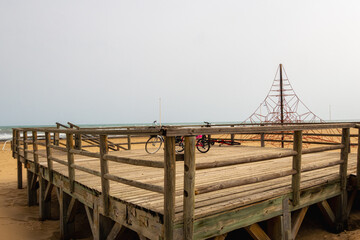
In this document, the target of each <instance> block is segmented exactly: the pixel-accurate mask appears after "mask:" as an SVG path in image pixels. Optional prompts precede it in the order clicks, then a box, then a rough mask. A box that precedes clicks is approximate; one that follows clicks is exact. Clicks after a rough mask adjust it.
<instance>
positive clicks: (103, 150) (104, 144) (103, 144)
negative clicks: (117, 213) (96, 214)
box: [100, 135, 110, 216]
mask: <svg viewBox="0 0 360 240" xmlns="http://www.w3.org/2000/svg"><path fill="white" fill-rule="evenodd" d="M107 153H108V141H107V135H100V169H101V190H102V197H103V202H104V213H105V215H106V216H107V215H109V191H110V184H109V180H108V179H106V178H105V177H104V175H105V174H107V173H109V167H108V162H107V160H106V159H105V158H104V155H105V154H107Z"/></svg>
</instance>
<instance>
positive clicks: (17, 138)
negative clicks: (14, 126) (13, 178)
mask: <svg viewBox="0 0 360 240" xmlns="http://www.w3.org/2000/svg"><path fill="white" fill-rule="evenodd" d="M19 147H20V131H19V130H16V157H17V180H18V189H22V163H21V161H20V149H19Z"/></svg>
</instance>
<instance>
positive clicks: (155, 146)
mask: <svg viewBox="0 0 360 240" xmlns="http://www.w3.org/2000/svg"><path fill="white" fill-rule="evenodd" d="M163 142H164V138H163V137H162V136H161V135H152V136H150V138H149V139H148V140H147V141H146V143H145V151H146V152H147V153H149V154H154V153H157V152H158V151H159V150H160V148H161V146H162V143H163Z"/></svg>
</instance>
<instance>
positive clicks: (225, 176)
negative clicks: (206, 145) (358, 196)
mask: <svg viewBox="0 0 360 240" xmlns="http://www.w3.org/2000/svg"><path fill="white" fill-rule="evenodd" d="M346 126H347V125H346ZM307 128H308V126H306V127H304V129H307ZM239 129H240V128H239ZM239 129H238V130H237V131H242V129H240V130H239ZM344 129H345V128H344ZM170 130H171V131H175V130H174V129H173V128H171V129H170ZM206 130H207V131H210V130H209V129H206ZM225 130H226V131H229V130H228V129H225ZM25 131H29V130H25ZM43 131H44V130H43ZM71 131H73V130H71ZM180 131H182V132H185V133H184V134H186V131H188V129H180ZM199 131H200V130H199ZM254 131H255V129H254ZM296 131H297V132H296V134H298V133H299V131H300V130H297V129H296ZM44 132H46V131H44ZM54 132H56V130H55V131H54ZM84 133H87V132H86V131H84ZM170 134H172V133H171V132H170ZM174 134H175V133H174ZM296 134H295V135H294V136H295V137H296ZM346 134H347V135H346ZM15 135H17V137H16V138H17V139H15V141H16V145H18V146H19V140H18V139H19V133H16V134H15ZM67 135H68V143H69V136H70V137H71V135H70V134H68V133H67ZM75 136H76V135H75ZM103 136H104V135H103ZM49 137H50V136H48V137H47V142H49V140H50V139H49ZM295 137H294V138H295ZM171 138H172V139H173V137H172V136H171V135H170V137H169V139H171ZM54 139H55V137H54ZM71 139H72V138H70V140H71ZM104 139H105V140H106V138H103V141H100V154H99V153H94V154H95V155H94V157H89V156H84V154H85V155H86V154H87V155H89V154H88V153H82V152H76V151H72V152H71V151H70V150H71V149H72V147H73V146H72V145H71V141H72V140H71V141H70V144H68V147H67V148H61V147H59V146H50V144H46V149H45V148H44V147H42V148H39V149H40V150H37V151H35V152H34V151H32V150H28V149H29V148H28V146H27V144H26V143H27V142H28V143H30V141H28V140H27V138H26V137H25V138H24V140H23V142H24V143H25V145H24V147H23V148H21V147H18V149H17V151H16V147H15V148H13V149H14V152H16V153H15V154H14V157H17V158H18V160H20V162H22V163H24V165H25V167H26V168H27V169H28V185H30V188H29V189H28V193H29V202H33V203H34V201H35V202H36V189H33V186H35V182H36V179H37V178H38V179H39V180H38V181H39V185H40V192H41V193H42V195H41V196H40V195H39V198H40V199H39V201H40V202H42V203H40V208H41V209H43V208H42V207H43V206H42V205H43V204H44V203H45V201H48V199H47V195H48V192H51V189H52V187H51V186H54V187H56V189H57V195H58V198H59V201H60V202H61V201H65V200H60V199H62V197H61V196H64V194H67V195H68V196H69V197H70V199H74V200H73V201H75V200H76V201H79V202H81V203H82V204H83V205H84V206H85V209H86V211H87V214H88V218H89V222H90V225H91V226H92V231H93V236H94V239H106V238H107V237H108V236H113V237H114V236H115V237H116V234H115V233H118V232H119V231H120V227H119V226H124V227H127V228H130V229H132V230H134V231H135V232H137V233H138V234H139V236H140V238H142V237H144V238H148V239H184V238H185V239H207V238H210V237H215V236H218V235H222V234H226V233H228V232H230V231H232V230H236V229H238V228H243V227H246V228H247V230H248V231H249V233H250V234H251V235H252V236H253V234H255V232H256V231H260V232H261V231H262V230H259V227H258V225H256V224H257V222H261V221H265V220H269V219H273V218H275V217H279V216H281V219H280V220H279V221H281V224H282V227H281V230H279V231H281V232H282V233H281V234H282V235H281V234H280V235H281V238H282V239H294V238H295V237H296V233H297V231H298V229H299V227H300V225H301V221H302V219H301V218H300V219H299V218H298V215H296V216H297V218H296V219H295V225H294V226H291V220H289V219H290V216H291V213H292V212H295V211H297V210H299V211H300V210H301V211H303V210H304V209H305V212H302V215H301V214H300V216H302V218H303V216H304V215H305V213H306V210H307V207H308V206H310V205H312V204H315V203H317V204H320V205H319V206H320V207H321V208H322V210H324V212H327V214H328V215H329V218H330V219H331V221H332V222H333V223H334V224H340V223H341V224H343V222H344V221H346V218H347V214H348V213H347V211H349V210H348V206H350V209H351V204H352V202H351V201H353V200H354V197H353V196H351V197H350V198H349V199H350V202H349V203H348V200H347V190H350V189H351V188H352V186H351V181H349V180H348V181H347V179H349V178H350V176H354V177H356V175H357V173H358V171H359V169H358V168H357V165H358V154H356V153H348V152H347V149H348V147H349V140H346V139H349V129H348V128H347V129H345V130H343V141H342V144H338V145H337V146H334V145H332V146H330V147H328V148H327V149H326V147H318V150H316V151H313V152H309V151H308V149H307V150H301V148H300V149H297V148H296V147H298V146H301V133H300V135H298V140H299V139H300V145H299V144H298V143H296V141H298V140H296V139H295V140H296V141H295V140H294V148H292V149H282V148H268V147H252V146H227V147H224V146H222V147H219V146H216V145H215V146H214V147H212V148H211V149H210V151H209V152H208V153H205V154H203V153H200V152H198V151H195V155H188V156H192V157H193V156H195V163H196V168H197V169H196V171H195V172H194V173H195V174H194V176H195V181H193V179H192V177H191V176H190V177H189V176H188V175H187V173H186V172H188V171H184V168H188V165H187V164H186V162H184V161H181V160H180V161H176V162H175V166H172V167H169V166H166V164H168V163H169V162H170V160H169V159H171V158H172V157H171V156H170V157H169V156H164V155H166V154H165V153H164V151H163V149H162V150H160V151H159V152H158V153H156V154H147V153H146V152H145V150H144V149H137V150H126V151H125V150H121V151H113V152H106V153H105V154H104V150H101V144H104ZM188 139H190V138H188ZM193 139H195V138H193ZM55 140H56V139H55ZM189 141H190V140H189ZM35 143H36V141H35ZM35 143H34V144H35ZM166 144H168V145H166ZM34 146H35V145H34ZM129 146H130V144H129ZM166 146H171V142H170V143H169V142H168V143H167V142H166V141H165V148H164V149H165V150H166ZM192 146H193V147H194V148H195V145H194V143H193V145H192ZM35 148H38V146H37V145H36V146H35ZM50 148H51V153H50V152H49V149H50ZM24 149H26V151H24ZM69 149H70V150H69ZM331 149H338V150H331ZM295 150H296V151H295ZM326 150H327V151H326ZM329 150H330V151H329ZM167 151H169V150H167ZM171 151H172V153H173V154H175V152H174V151H175V150H174V148H172V150H171ZM306 151H308V152H306ZM185 152H187V153H188V154H193V153H191V152H190V153H189V150H185ZM74 153H77V154H74ZM301 153H302V154H301ZM185 155H186V154H185ZM112 156H113V157H117V158H118V159H120V160H121V161H125V160H126V161H130V162H131V164H125V163H119V162H114V161H110V160H109V159H112V158H111V157H112ZM282 156H288V157H282ZM299 156H301V158H298V157H299ZM34 157H37V159H35V161H34ZM192 157H191V159H192ZM99 158H100V161H99ZM102 159H105V160H106V159H108V160H109V161H106V167H107V168H108V169H105V170H104V163H102V161H104V160H102ZM179 159H181V157H179ZM185 159H186V156H185ZM50 160H51V161H50ZM138 160H141V161H145V162H148V163H149V164H150V163H151V164H150V165H153V166H152V167H149V166H148V165H147V164H146V163H141V164H139V165H136V164H135V162H136V161H138ZM171 161H172V160H171ZM229 161H235V162H232V163H231V164H225V165H226V166H220V165H222V164H224V162H225V163H226V162H228V163H229ZM37 162H38V164H37ZM49 162H51V163H52V166H50V169H49V166H48V164H49ZM59 162H60V163H61V164H60V163H59ZM157 163H158V164H157ZM164 163H165V166H164V165H162V164H164ZM297 163H299V166H300V169H299V171H298V170H296V169H297V165H296V164H297ZM327 164H329V165H327ZM140 165H141V166H140ZM70 166H71V167H70ZM154 166H156V167H154ZM204 166H206V167H204ZM81 168H82V169H83V170H81ZM84 169H85V170H86V169H87V170H86V171H88V172H86V171H84ZM171 171H173V175H172V176H174V177H173V178H170V179H172V180H171V181H174V182H175V184H174V182H171V183H169V182H167V181H165V179H169V178H168V177H167V174H168V173H169V172H171ZM69 173H70V174H71V175H70V176H69ZM104 173H105V174H104ZM300 173H301V177H299V175H296V174H300ZM32 174H33V175H32ZM51 174H52V175H53V177H51ZM344 174H345V175H344ZM96 175H97V176H96ZM109 176H117V177H119V178H121V179H122V180H121V181H125V182H124V183H126V184H124V183H119V182H118V181H115V180H113V181H107V182H108V184H109V186H106V184H107V183H106V184H104V179H110V180H111V178H110V177H109ZM42 181H46V182H48V184H47V185H46V184H45V183H42ZM121 181H120V182H121ZM186 181H187V182H186ZM189 181H190V182H192V183H195V185H194V187H191V186H190V187H189V186H186V184H189ZM298 181H300V185H299V186H298V185H297V184H298ZM357 181H358V180H357ZM72 182H73V184H74V185H72ZM139 184H140V185H139ZM141 184H144V185H146V186H145V187H142V186H143V185H141ZM72 186H73V187H72ZM148 186H150V187H151V189H155V191H150V190H145V189H146V188H147V187H148ZM169 186H170V190H169V189H167V188H169ZM171 186H174V188H172V189H171ZM144 188H145V189H144ZM104 189H106V190H107V191H106V193H104ZM189 189H190V191H192V192H193V194H194V195H195V198H194V204H193V205H192V203H191V201H192V200H191V201H190V203H189V201H188V200H189V199H187V198H188V193H187V192H186V191H189ZM355 189H356V188H355ZM34 191H35V193H34ZM156 191H158V192H156ZM62 192H63V193H62ZM160 192H162V193H160ZM169 192H170V193H172V194H171V197H169V195H168V196H167V194H169ZM296 194H297V195H296ZM107 195H108V196H107ZM337 196H338V197H340V200H339V201H340V203H339V204H340V206H341V210H340V211H339V212H340V213H339V214H340V215H339V214H338V213H336V214H335V213H332V210H331V208H329V207H327V206H328V205H327V202H326V200H327V199H330V198H333V197H337ZM172 197H174V200H175V201H174V204H173V205H171V204H170V206H172V207H171V211H173V217H171V214H169V210H168V209H167V206H169V202H170V203H171V202H172V199H171V198H172ZM34 198H35V200H34ZM185 198H186V199H185ZM166 199H168V200H166ZM107 200H108V201H109V202H108V203H106V201H107ZM185 203H186V204H188V205H185ZM189 204H190V206H193V213H191V212H190V213H189V212H186V211H188V210H189ZM60 205H61V204H60ZM72 205H74V203H72V204H71V203H70V202H67V203H66V204H65V203H63V207H64V206H65V207H69V206H72ZM41 206H42V207H41ZM69 208H70V207H69ZM91 209H92V210H91ZM344 209H345V210H344ZM90 210H91V211H90ZM190 210H191V208H190ZM64 211H65V213H64V214H65V217H64V218H65V219H67V220H66V221H68V220H69V215H71V214H70V213H71V211H72V210H71V208H70V210H64ZM40 212H41V213H40V215H44V209H43V210H40ZM66 212H67V215H68V216H67V217H66ZM99 213H100V214H102V215H103V216H105V217H107V218H109V219H111V221H114V222H115V224H114V225H113V227H112V230H111V231H107V232H106V233H102V232H101V231H102V230H99V229H101V227H99V228H96V227H95V225H96V222H98V221H99V219H98V220H96V221H95V217H96V216H95V215H96V214H99ZM189 214H190V218H189V217H188V216H189ZM91 215H92V216H91ZM185 215H186V216H185ZM335 215H336V216H335ZM294 216H295V215H294ZM189 219H190V221H191V222H190V224H189V223H188V222H186V221H188V220H189ZM64 221H65V220H64ZM66 221H65V223H63V225H64V224H66ZM184 222H186V223H184ZM293 222H294V221H293ZM166 223H167V224H166ZM254 224H255V225H254ZM288 224H290V227H289V226H288ZM93 226H94V227H93ZM189 226H191V227H192V229H191V230H189V231H190V234H189V236H191V238H187V237H186V236H185V235H187V234H188V233H186V230H185V228H188V227H189ZM251 226H255V228H256V229H257V230H254V229H251V228H250V227H251ZM337 227H338V226H337ZM110 228H111V227H110ZM167 228H169V229H167ZM338 228H339V229H343V227H338ZM114 229H115V230H114ZM284 229H288V230H286V231H285V230H284ZM289 229H290V230H289ZM102 234H105V235H104V236H105V237H104V236H102ZM261 234H262V233H261ZM64 236H67V237H63V238H64V239H65V238H68V237H69V236H68V235H66V234H65V235H64ZM253 237H254V236H253ZM273 238H274V239H277V238H275V237H273ZM109 239H110V238H109Z"/></svg>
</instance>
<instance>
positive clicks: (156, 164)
mask: <svg viewBox="0 0 360 240" xmlns="http://www.w3.org/2000/svg"><path fill="white" fill-rule="evenodd" d="M103 157H104V159H106V160H109V161H113V162H118V163H126V164H132V165H137V166H144V167H154V168H164V162H159V161H150V160H142V159H134V158H127V157H118V156H114V155H109V154H105V155H104V156H103Z"/></svg>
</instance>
